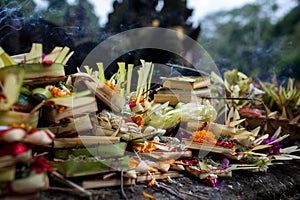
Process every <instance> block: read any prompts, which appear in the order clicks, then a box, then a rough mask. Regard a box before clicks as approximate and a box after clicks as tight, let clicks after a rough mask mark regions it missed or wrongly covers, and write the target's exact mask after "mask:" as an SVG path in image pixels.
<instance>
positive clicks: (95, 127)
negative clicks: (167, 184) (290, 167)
mask: <svg viewBox="0 0 300 200" xmlns="http://www.w3.org/2000/svg"><path fill="white" fill-rule="evenodd" d="M69 52H70V49H69V48H68V47H55V48H54V49H53V51H51V52H50V53H49V54H44V53H43V48H42V45H41V44H37V43H34V44H33V45H32V49H31V51H30V52H29V53H25V54H21V55H15V56H9V55H8V54H7V53H5V51H4V50H3V49H2V48H0V83H1V84H0V188H1V189H0V196H9V195H11V194H25V193H33V192H38V191H41V190H45V189H47V188H49V187H51V186H49V178H51V179H52V178H53V179H55V180H58V181H60V182H61V183H63V184H66V185H68V186H70V187H73V188H74V189H76V190H78V191H80V192H82V193H84V194H87V195H90V194H91V192H90V191H88V189H89V190H90V189H94V188H100V187H111V186H119V185H121V186H123V185H134V184H136V183H138V182H145V181H146V182H149V184H148V185H149V186H152V185H155V186H159V185H160V184H161V185H162V183H159V182H158V181H157V180H161V179H163V180H166V179H170V178H176V177H179V176H180V175H184V174H185V173H190V174H192V175H194V176H196V177H197V178H199V179H201V180H205V181H204V182H205V183H208V184H209V185H211V186H216V184H217V180H218V177H227V178H230V177H232V176H233V174H234V171H236V170H247V171H250V172H266V171H267V170H268V167H269V166H271V165H277V164H285V162H287V161H288V162H291V160H294V159H299V158H300V157H299V156H298V155H297V153H298V152H299V147H298V146H297V145H295V144H291V145H287V143H284V142H285V141H286V140H289V138H290V137H291V138H296V139H299V138H298V136H299V134H298V133H299V129H298V128H297V127H299V126H298V122H299V104H300V100H299V99H300V92H299V90H298V88H297V87H296V86H294V84H293V81H292V80H289V82H288V85H287V86H286V87H283V86H280V87H277V89H276V88H272V87H271V86H270V85H268V84H266V83H260V86H261V87H260V89H259V87H258V86H257V85H255V84H254V83H252V82H251V78H249V77H247V76H246V75H245V74H243V73H241V72H238V71H237V70H232V71H228V72H225V74H224V80H223V79H222V78H221V77H219V76H217V75H216V74H214V73H212V74H211V75H209V76H203V77H202V76H199V77H194V76H193V77H184V76H180V77H161V80H162V81H163V82H164V83H163V84H162V87H161V88H159V89H158V90H157V91H156V92H157V94H155V95H152V94H151V92H152V74H153V71H155V65H154V64H153V63H151V62H146V61H144V60H141V66H140V67H139V68H138V69H137V74H138V76H137V84H132V75H133V69H134V65H132V64H126V63H124V62H119V63H117V68H118V70H117V72H116V73H115V74H113V75H112V76H111V77H109V78H108V77H105V73H104V66H103V64H102V63H100V62H99V63H97V69H92V68H90V67H89V66H83V69H84V70H82V71H80V70H79V69H78V73H75V74H72V75H69V76H65V73H64V65H66V63H67V61H68V60H69V58H70V57H71V56H72V54H73V52H70V53H69ZM220 87H223V88H225V92H226V97H224V98H215V99H214V98H213V97H211V96H210V95H211V94H217V93H218V92H220V91H221V89H220ZM278 88H279V89H278ZM164 95H167V96H168V98H165V96H164ZM150 96H154V97H153V98H150ZM186 96H189V97H190V98H185V97H186ZM162 97H164V98H162ZM194 97H195V98H194ZM174 98H175V100H174ZM183 99H184V100H183ZM254 99H259V101H258V102H259V103H260V104H259V103H253V102H254ZM222 102H225V104H223V103H222ZM262 102H263V103H262ZM275 103H276V104H277V107H278V106H279V107H280V106H281V107H280V110H279V111H277V112H275V111H274V110H273V109H274V108H273V107H272V105H274V104H275ZM216 105H218V106H216ZM220 105H224V108H219V106H220ZM261 105H265V107H264V109H260V110H259V109H256V110H254V109H253V107H254V106H256V107H258V108H259V107H260V106H261ZM275 115H278V116H279V115H280V119H279V120H277V121H276V122H274V123H273V122H271V123H269V122H270V120H272V119H273V118H272V117H274V116H275ZM224 116H225V120H224V122H223V123H220V119H221V118H222V117H224ZM252 118H253V119H254V121H253V120H252ZM278 118H279V117H278ZM283 119H284V120H285V121H287V123H288V124H290V125H292V124H293V127H296V128H295V129H292V128H291V127H289V126H288V127H287V126H285V124H284V123H282V124H281V123H279V122H282V121H283ZM255 120H256V121H255ZM257 120H258V121H257ZM261 122H262V123H261ZM272 124H276V125H277V126H276V127H275V126H274V127H273V126H272ZM287 129H288V130H287ZM294 136H297V137H294ZM289 144H290V143H289ZM48 175H51V176H49V177H48ZM50 184H51V181H50Z"/></svg>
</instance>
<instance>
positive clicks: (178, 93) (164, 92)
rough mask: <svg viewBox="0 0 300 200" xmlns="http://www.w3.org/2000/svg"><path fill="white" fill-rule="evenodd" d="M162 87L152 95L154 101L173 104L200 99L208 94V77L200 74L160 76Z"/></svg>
mask: <svg viewBox="0 0 300 200" xmlns="http://www.w3.org/2000/svg"><path fill="white" fill-rule="evenodd" d="M161 79H163V80H164V83H163V87H162V88H160V89H159V90H158V91H157V94H155V95H154V102H155V103H165V102H167V101H169V105H171V106H175V105H177V103H179V102H182V103H189V102H196V101H200V102H201V101H202V99H201V97H207V96H209V95H210V89H209V85H210V78H209V77H202V76H180V77H161Z"/></svg>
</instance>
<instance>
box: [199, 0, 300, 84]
mask: <svg viewBox="0 0 300 200" xmlns="http://www.w3.org/2000/svg"><path fill="white" fill-rule="evenodd" d="M277 10H280V7H278V5H277V4H276V1H257V2H256V3H255V4H247V5H245V6H243V7H241V8H238V9H233V10H229V11H221V12H217V13H213V14H211V15H209V16H207V17H206V18H205V20H204V21H203V22H204V28H203V34H202V36H201V37H200V38H199V41H200V43H201V44H202V45H203V46H204V48H205V49H206V50H207V51H208V52H209V53H210V54H211V56H212V57H213V59H214V60H215V61H216V62H217V65H219V67H220V68H223V69H224V68H225V69H226V68H237V69H238V70H239V71H242V72H244V73H246V74H248V75H250V76H258V78H260V79H265V78H266V77H270V76H269V74H272V73H273V72H275V73H276V74H277V75H278V76H280V77H284V76H285V77H289V76H293V77H295V78H296V79H297V78H298V77H300V76H299V75H300V70H299V69H298V68H299V67H298V66H299V65H300V53H299V52H300V49H299V48H300V45H299V44H300V39H299V38H300V37H299V34H300V25H299V21H300V20H299V19H300V11H299V10H300V9H299V6H297V7H296V8H295V9H293V10H291V12H290V13H288V14H287V15H286V16H285V17H284V18H283V19H282V20H281V21H279V22H278V23H277V24H274V15H273V13H274V12H276V11H277ZM205 24H206V25H207V26H206V27H205ZM287 68H288V70H287Z"/></svg>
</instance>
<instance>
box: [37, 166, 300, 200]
mask: <svg viewBox="0 0 300 200" xmlns="http://www.w3.org/2000/svg"><path fill="white" fill-rule="evenodd" d="M174 180H175V181H176V182H177V183H172V184H167V186H168V188H169V190H166V189H153V188H149V187H148V186H147V183H139V184H137V185H135V186H133V187H125V193H126V195H127V198H128V199H146V198H144V197H143V195H142V192H147V193H148V194H150V195H153V196H155V197H156V199H164V200H172V199H188V200H189V199H190V200H193V199H213V200H219V199H220V200H221V199H222V200H223V199H224V200H227V199H228V200H231V199H264V200H265V199H266V200H267V199H292V200H296V199H300V193H299V191H300V189H299V188H300V187H299V186H300V163H299V162H293V163H290V164H285V165H277V166H271V167H270V168H269V170H268V172H267V173H252V172H247V171H234V173H233V177H231V178H228V179H223V180H222V182H221V187H220V188H213V187H210V186H207V185H206V184H205V183H204V182H203V181H201V180H199V179H197V178H196V177H194V176H192V175H190V174H183V176H182V177H180V178H177V179H174ZM176 191H177V192H176ZM178 191H179V192H178ZM36 199H38V200H64V199H74V200H77V199H78V200H79V199H80V200H88V199H94V200H98V199H124V198H122V194H121V189H120V187H113V188H102V189H97V190H93V196H92V197H84V196H82V195H80V194H79V193H74V192H68V191H67V190H66V191H56V190H47V191H43V192H40V193H39V195H37V198H36Z"/></svg>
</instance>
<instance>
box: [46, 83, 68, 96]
mask: <svg viewBox="0 0 300 200" xmlns="http://www.w3.org/2000/svg"><path fill="white" fill-rule="evenodd" d="M50 92H51V93H52V95H53V96H54V97H62V96H70V95H72V92H70V91H69V90H68V89H63V90H62V89H60V88H58V87H55V86H50Z"/></svg>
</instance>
